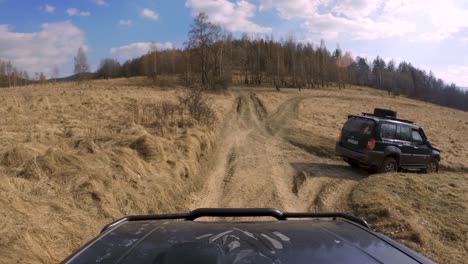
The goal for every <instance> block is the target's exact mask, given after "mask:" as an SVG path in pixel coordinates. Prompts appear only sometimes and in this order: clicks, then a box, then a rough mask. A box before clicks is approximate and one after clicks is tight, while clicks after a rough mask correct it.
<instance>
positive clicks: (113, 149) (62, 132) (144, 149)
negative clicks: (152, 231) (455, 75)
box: [0, 79, 468, 263]
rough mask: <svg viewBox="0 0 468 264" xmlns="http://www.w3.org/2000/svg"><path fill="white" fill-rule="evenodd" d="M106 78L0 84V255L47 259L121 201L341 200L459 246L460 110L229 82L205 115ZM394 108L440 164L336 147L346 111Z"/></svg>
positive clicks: (367, 92)
mask: <svg viewBox="0 0 468 264" xmlns="http://www.w3.org/2000/svg"><path fill="white" fill-rule="evenodd" d="M137 81H138V80H127V79H118V80H109V81H107V80H103V81H93V82H89V83H82V84H76V83H64V84H57V85H49V86H35V87H34V86H30V87H22V88H15V89H0V115H1V116H2V117H3V118H2V119H0V263H16V262H17V263H55V262H58V261H60V260H62V259H63V258H64V257H66V256H67V255H69V254H70V253H71V252H72V251H73V250H74V249H76V248H77V247H78V246H80V245H81V244H83V243H84V242H86V241H87V240H89V239H91V238H92V237H94V236H95V235H96V234H98V232H99V230H100V228H102V227H103V226H104V225H105V224H107V223H109V222H110V221H112V220H114V219H117V218H120V217H122V216H123V215H126V214H145V213H163V212H175V211H186V210H189V209H194V208H197V207H206V206H211V207H275V208H278V209H282V210H285V211H344V212H349V213H353V214H356V215H358V216H361V217H364V218H366V219H367V220H368V221H369V223H370V224H371V227H372V228H373V229H375V230H377V231H380V232H383V233H385V234H387V235H389V236H391V237H393V238H395V239H397V240H399V241H401V242H403V243H404V244H406V245H408V246H409V247H411V248H414V249H416V250H417V251H419V252H421V253H422V254H424V255H426V256H427V257H429V258H431V259H433V260H435V261H437V262H441V263H461V262H463V260H464V259H467V258H468V254H467V250H468V248H467V246H466V245H467V244H468V241H467V236H468V233H467V232H468V219H467V218H468V209H467V204H468V197H467V193H468V184H467V176H468V133H467V132H466V131H467V129H468V113H466V112H462V111H457V110H453V109H449V108H444V107H439V106H435V105H431V104H427V103H423V102H419V101H415V100H411V99H407V98H403V97H391V96H388V95H387V94H386V93H383V92H380V91H376V90H372V89H367V88H361V87H352V88H347V89H344V90H338V89H336V88H333V87H332V88H329V89H323V90H303V91H302V92H299V91H298V90H295V89H283V90H282V91H281V92H277V91H275V90H274V89H268V88H245V87H236V88H232V89H231V90H230V91H229V92H228V93H226V94H216V95H214V94H211V95H209V96H210V98H211V100H212V104H213V109H215V110H216V115H217V121H216V122H214V123H213V124H210V125H207V124H203V123H199V122H196V121H194V120H191V119H190V118H189V117H187V116H183V119H181V116H179V115H178V114H177V113H172V114H166V115H164V117H165V118H164V119H161V114H160V113H159V112H157V111H156V112H155V107H159V106H162V105H164V104H163V102H176V101H177V96H178V95H180V91H179V90H178V89H169V90H163V89H159V88H158V89H154V88H151V87H146V86H142V85H141V84H139V83H138V82H137ZM374 107H387V108H391V109H394V110H397V111H398V113H399V116H400V117H402V118H407V119H412V120H415V121H416V122H417V124H419V125H421V126H423V127H424V128H425V131H426V134H427V135H428V137H429V138H430V139H431V142H432V143H433V144H435V145H436V146H438V147H440V148H441V149H442V151H443V152H442V157H443V160H442V162H441V172H440V173H438V174H432V175H428V174H420V173H397V174H385V175H368V173H367V172H365V171H363V170H356V169H351V168H349V167H348V166H347V165H346V164H345V163H344V162H343V161H341V160H340V159H338V158H337V157H335V155H334V144H335V140H336V138H337V137H338V134H339V131H340V129H341V126H342V124H343V123H344V122H345V121H346V117H347V115H348V114H359V113H361V112H371V111H372V110H373V108H374Z"/></svg>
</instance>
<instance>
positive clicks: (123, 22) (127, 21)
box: [119, 19, 132, 26]
mask: <svg viewBox="0 0 468 264" xmlns="http://www.w3.org/2000/svg"><path fill="white" fill-rule="evenodd" d="M131 24H132V20H130V19H127V20H125V19H120V20H119V25H121V26H130V25H131Z"/></svg>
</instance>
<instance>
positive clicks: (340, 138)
mask: <svg viewBox="0 0 468 264" xmlns="http://www.w3.org/2000/svg"><path fill="white" fill-rule="evenodd" d="M342 139H343V132H340V136H339V137H338V141H337V142H338V143H340V142H341V140H342Z"/></svg>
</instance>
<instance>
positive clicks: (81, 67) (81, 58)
mask: <svg viewBox="0 0 468 264" xmlns="http://www.w3.org/2000/svg"><path fill="white" fill-rule="evenodd" d="M89 70H90V67H89V64H88V59H87V58H86V53H85V52H84V49H83V47H80V48H79V49H78V52H77V54H76V57H75V70H74V72H75V74H77V75H78V80H79V81H82V80H83V79H84V78H85V77H86V73H87V72H89Z"/></svg>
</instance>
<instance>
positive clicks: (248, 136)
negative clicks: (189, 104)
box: [191, 91, 364, 212]
mask: <svg viewBox="0 0 468 264" xmlns="http://www.w3.org/2000/svg"><path fill="white" fill-rule="evenodd" d="M304 98H305V97H304V96H301V95H298V96H295V97H292V98H291V99H288V100H286V101H284V102H283V103H282V104H281V105H279V106H278V107H277V109H276V111H274V112H273V113H271V114H270V115H269V114H268V113H267V111H266V109H265V107H264V106H263V104H262V102H261V100H260V99H259V98H258V97H257V96H256V94H255V93H253V92H247V91H240V92H238V95H237V99H236V103H235V105H234V106H233V109H232V110H231V111H230V113H229V114H228V115H227V117H226V119H225V121H224V128H223V132H222V134H221V136H220V139H219V142H218V143H217V148H216V150H214V153H213V154H212V156H211V158H210V159H208V161H207V162H206V164H203V167H204V168H205V169H204V170H202V172H201V175H200V177H199V178H200V179H201V180H202V181H205V183H204V187H203V189H202V191H201V192H199V193H195V194H194V195H193V197H192V205H191V207H192V209H194V208H199V207H273V208H277V209H281V210H284V211H311V212H314V211H345V212H346V211H349V210H350V209H349V207H348V201H349V197H348V196H349V194H350V192H351V191H352V189H353V187H354V186H355V185H356V184H357V183H358V181H359V180H361V179H362V178H363V175H364V173H363V172H362V171H358V170H352V169H350V168H349V167H348V166H345V164H344V163H343V162H340V161H337V160H333V159H330V158H329V157H326V156H323V155H320V153H313V152H311V151H306V149H304V147H300V146H297V144H291V142H290V141H289V140H287V139H286V137H283V135H284V134H286V133H285V132H287V130H290V129H291V127H290V124H291V123H292V122H293V121H294V120H295V118H296V117H297V115H298V113H297V111H298V109H299V104H300V103H301V101H302V100H303V99H304ZM311 122H313V120H311ZM305 137H306V136H305ZM302 141H305V142H307V138H303V140H302ZM307 144H308V145H309V147H310V149H313V147H314V142H307Z"/></svg>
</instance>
